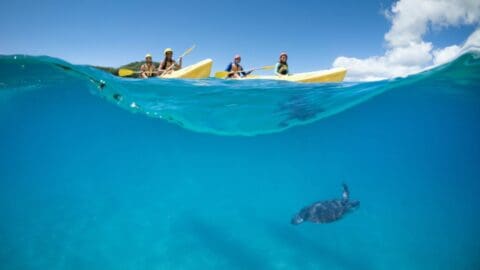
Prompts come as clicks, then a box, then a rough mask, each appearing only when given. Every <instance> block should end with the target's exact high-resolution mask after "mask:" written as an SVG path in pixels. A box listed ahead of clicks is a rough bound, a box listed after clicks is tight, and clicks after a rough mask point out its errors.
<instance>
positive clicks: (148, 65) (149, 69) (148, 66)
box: [140, 53, 156, 79]
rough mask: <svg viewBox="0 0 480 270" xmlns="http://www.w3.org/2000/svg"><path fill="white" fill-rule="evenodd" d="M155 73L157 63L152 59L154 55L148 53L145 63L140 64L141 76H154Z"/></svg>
mask: <svg viewBox="0 0 480 270" xmlns="http://www.w3.org/2000/svg"><path fill="white" fill-rule="evenodd" d="M155 74H156V72H155V65H154V64H153V61H152V55H151V54H149V53H147V55H145V63H144V64H143V65H142V66H140V77H141V78H144V79H146V78H149V77H153V75H155Z"/></svg>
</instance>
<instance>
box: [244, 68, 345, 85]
mask: <svg viewBox="0 0 480 270" xmlns="http://www.w3.org/2000/svg"><path fill="white" fill-rule="evenodd" d="M345 74H347V69H345V68H332V69H329V70H320V71H313V72H305V73H297V74H292V75H285V76H277V75H270V76H262V75H248V76H247V77H243V78H239V80H282V81H290V82H301V83H325V82H341V81H343V79H344V78H345Z"/></svg>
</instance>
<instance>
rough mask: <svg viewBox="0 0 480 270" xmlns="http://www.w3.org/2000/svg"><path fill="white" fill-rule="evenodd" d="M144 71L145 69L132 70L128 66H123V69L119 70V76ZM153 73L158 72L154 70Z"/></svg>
mask: <svg viewBox="0 0 480 270" xmlns="http://www.w3.org/2000/svg"><path fill="white" fill-rule="evenodd" d="M142 72H143V71H135V70H131V69H128V68H121V69H119V70H118V76H120V77H126V76H131V75H133V74H140V73H142ZM152 73H157V72H156V71H154V72H152Z"/></svg>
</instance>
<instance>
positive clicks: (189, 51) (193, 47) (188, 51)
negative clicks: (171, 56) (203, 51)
mask: <svg viewBox="0 0 480 270" xmlns="http://www.w3.org/2000/svg"><path fill="white" fill-rule="evenodd" d="M193 49H195V44H193V46H192V47H190V49H188V50H186V51H185V52H184V53H183V54H182V55H181V56H180V57H184V56H186V55H187V54H189V53H191V52H192V51H193Z"/></svg>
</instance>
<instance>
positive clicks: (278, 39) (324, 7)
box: [0, 0, 475, 72]
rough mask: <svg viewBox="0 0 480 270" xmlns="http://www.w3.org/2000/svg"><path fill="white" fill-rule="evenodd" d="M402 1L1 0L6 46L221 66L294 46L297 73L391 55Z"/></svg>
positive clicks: (94, 59)
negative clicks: (344, 59)
mask: <svg viewBox="0 0 480 270" xmlns="http://www.w3.org/2000/svg"><path fill="white" fill-rule="evenodd" d="M394 2H395V1H390V0H365V1H358V0H336V1H270V0H268V1H251V0H243V1H218V0H217V1H211V0H197V1H193V0H189V1H185V0H176V1H158V0H157V1H122V0H117V1H92V0H85V1H80V0H77V1H68V0H64V1H56V0H44V1H33V0H26V1H5V0H0V25H2V27H1V28H0V36H1V41H0V54H30V55H49V56H54V57H59V58H62V59H65V60H67V61H69V62H72V63H75V64H97V65H106V66H119V65H121V64H125V63H128V62H131V61H135V60H141V59H143V56H144V55H145V53H147V52H150V53H152V54H153V56H154V60H159V59H160V57H161V52H162V51H163V49H164V48H165V47H172V48H173V49H174V50H175V52H176V54H177V55H178V54H180V53H181V52H182V51H183V50H185V49H187V48H188V47H190V46H191V45H192V44H196V45H197V48H196V49H195V51H193V52H192V53H191V54H190V55H189V56H188V57H187V58H186V59H185V64H191V63H194V62H196V61H199V60H202V59H204V58H212V59H214V61H215V62H214V63H215V65H214V70H218V69H223V68H224V66H226V65H227V63H228V62H229V61H230V60H231V58H232V56H233V55H234V54H235V53H240V54H241V55H242V58H243V64H244V66H245V67H246V68H249V67H254V66H263V65H270V64H273V63H275V62H276V60H277V58H278V54H279V53H280V52H281V51H287V52H288V53H289V56H290V57H289V63H290V66H291V69H292V71H294V72H302V71H311V70H318V69H325V68H329V67H331V66H332V62H333V61H334V60H335V59H336V58H337V57H338V56H341V55H347V56H352V57H359V58H365V57H369V56H372V55H382V54H383V53H384V51H385V40H384V34H385V33H386V32H387V31H388V30H389V29H390V27H391V22H390V21H389V20H388V19H387V18H386V17H385V16H384V15H383V13H384V10H386V9H389V8H390V7H391V6H392V4H393V3H394ZM474 28H475V27H474V26H455V27H444V28H439V29H437V30H434V31H431V32H429V33H428V34H427V35H426V36H425V39H426V40H428V41H431V42H434V43H435V44H441V45H442V46H448V45H451V44H458V43H461V42H463V41H464V40H465V39H466V38H467V37H468V36H469V34H470V33H471V32H472V31H473V30H474Z"/></svg>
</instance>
